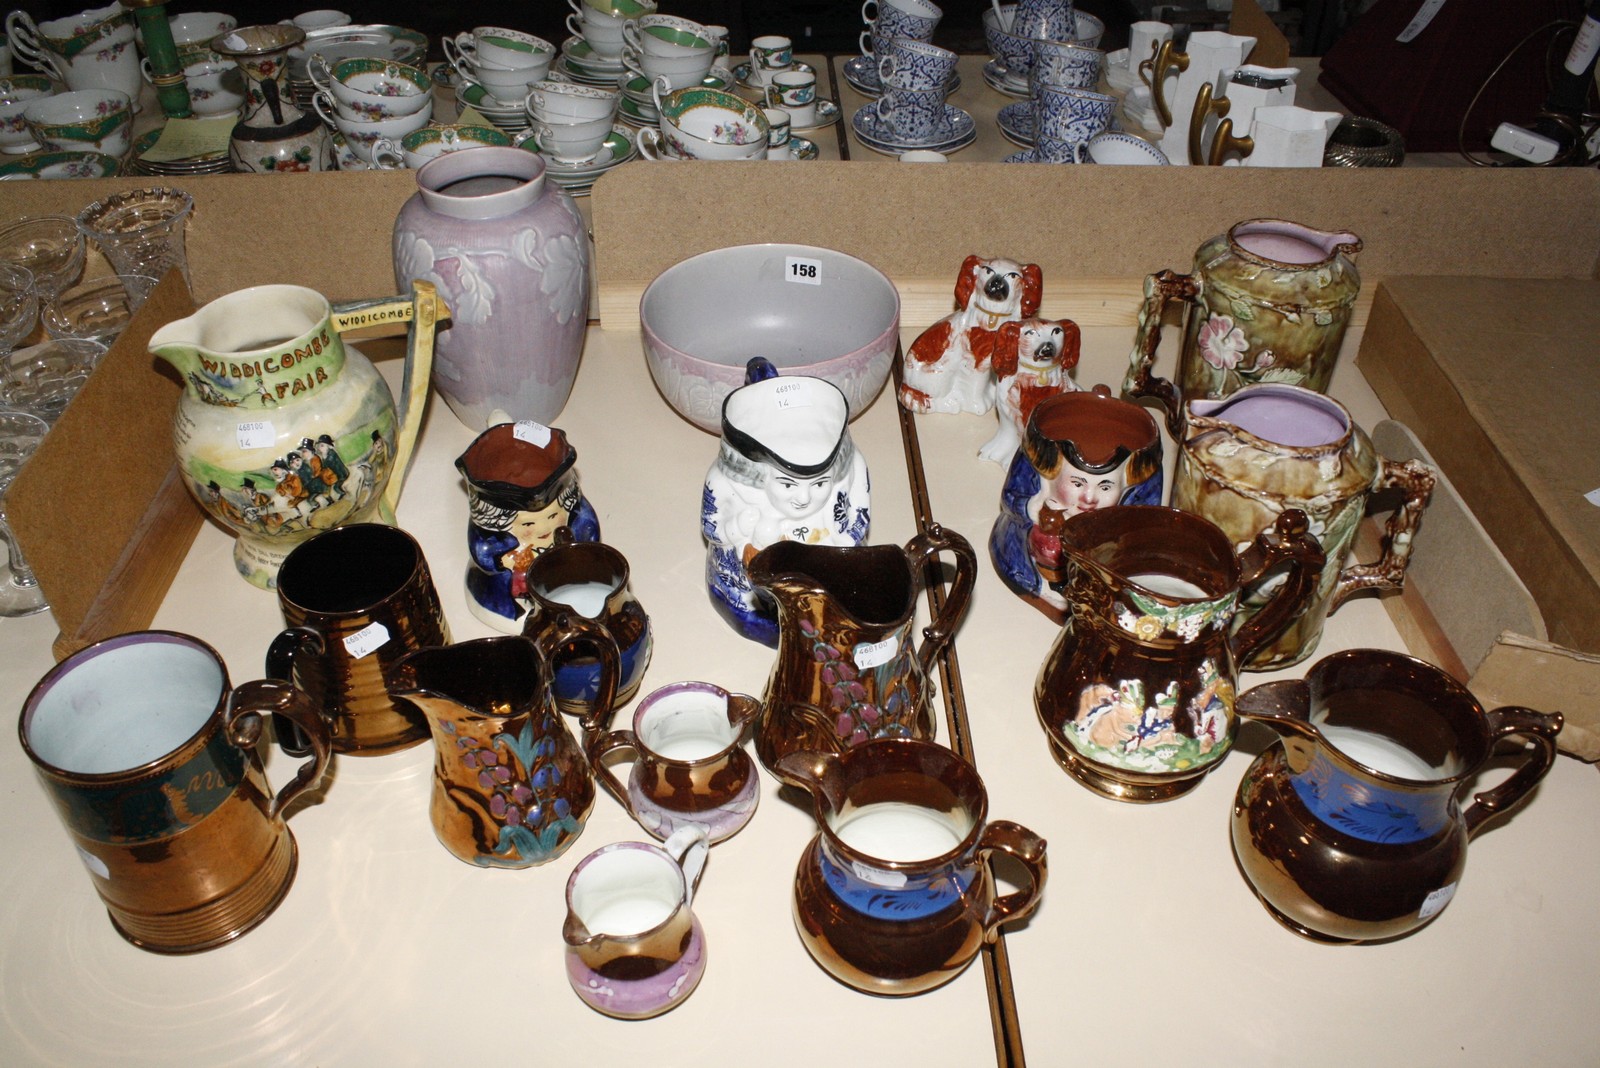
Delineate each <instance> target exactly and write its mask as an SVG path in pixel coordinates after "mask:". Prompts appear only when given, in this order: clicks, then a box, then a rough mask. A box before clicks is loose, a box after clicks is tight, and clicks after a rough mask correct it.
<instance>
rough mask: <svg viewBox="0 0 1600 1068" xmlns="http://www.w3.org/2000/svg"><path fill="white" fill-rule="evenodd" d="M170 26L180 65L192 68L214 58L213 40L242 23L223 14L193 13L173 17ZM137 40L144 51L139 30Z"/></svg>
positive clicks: (217, 12) (136, 35) (210, 12)
mask: <svg viewBox="0 0 1600 1068" xmlns="http://www.w3.org/2000/svg"><path fill="white" fill-rule="evenodd" d="M167 25H168V26H169V27H170V28H171V29H172V45H173V49H174V50H175V51H176V52H177V53H178V65H179V66H180V67H188V66H191V65H193V64H195V63H200V62H203V61H205V60H209V59H214V58H215V56H214V55H213V54H212V52H211V39H212V38H213V37H216V36H217V35H218V34H223V33H227V32H228V31H229V30H233V29H236V28H237V27H238V25H239V20H238V19H236V18H234V17H233V16H232V15H225V14H223V13H222V12H220V11H191V12H188V13H187V14H183V15H174V16H172V17H171V18H169V19H168V20H167ZM135 37H136V38H138V39H139V47H141V48H143V47H144V40H143V38H142V37H141V36H140V35H139V34H138V33H137V31H135Z"/></svg>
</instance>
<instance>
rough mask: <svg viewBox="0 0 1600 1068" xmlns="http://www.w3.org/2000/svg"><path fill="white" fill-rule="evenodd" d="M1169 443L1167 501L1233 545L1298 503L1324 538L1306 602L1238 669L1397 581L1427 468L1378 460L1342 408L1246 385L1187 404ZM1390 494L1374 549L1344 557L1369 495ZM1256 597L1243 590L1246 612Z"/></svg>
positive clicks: (1290, 657) (1284, 651)
mask: <svg viewBox="0 0 1600 1068" xmlns="http://www.w3.org/2000/svg"><path fill="white" fill-rule="evenodd" d="M1187 407H1188V417H1189V418H1188V434H1189V436H1188V437H1187V438H1185V439H1184V442H1183V445H1182V447H1181V448H1180V449H1179V451H1178V467H1177V471H1176V473H1175V474H1174V475H1173V479H1172V506H1173V507H1174V508H1182V509H1183V510H1184V511H1186V512H1193V513H1194V514H1195V515H1200V516H1204V517H1205V518H1207V519H1209V520H1211V521H1212V522H1213V523H1215V524H1216V525H1217V526H1218V527H1220V528H1221V529H1222V532H1223V533H1224V534H1227V535H1228V536H1229V537H1230V538H1232V539H1233V541H1234V544H1236V545H1242V544H1244V543H1245V542H1248V541H1249V540H1250V539H1251V538H1254V537H1255V536H1256V535H1257V534H1258V533H1260V532H1261V531H1262V530H1265V529H1266V528H1267V527H1268V526H1270V525H1272V523H1273V522H1274V521H1276V520H1277V518H1278V516H1280V515H1282V514H1283V511H1284V509H1286V508H1298V509H1300V510H1301V511H1302V512H1304V513H1305V514H1306V518H1307V519H1308V520H1310V523H1311V536H1312V537H1314V538H1316V539H1317V542H1318V544H1320V545H1321V546H1322V553H1323V558H1324V563H1323V566H1322V572H1321V574H1320V575H1319V576H1318V577H1317V588H1316V592H1315V593H1314V594H1313V595H1312V598H1311V603H1310V604H1309V605H1307V606H1306V610H1305V611H1304V612H1301V613H1300V614H1299V615H1298V616H1297V617H1296V618H1295V619H1294V621H1293V622H1291V623H1290V624H1289V625H1288V626H1287V627H1285V628H1284V629H1283V632H1282V633H1281V634H1279V635H1278V637H1276V638H1274V639H1273V640H1272V641H1270V642H1268V643H1267V644H1266V645H1264V646H1262V647H1261V648H1260V649H1258V650H1257V651H1256V652H1255V654H1254V655H1253V656H1252V657H1251V658H1250V660H1249V662H1248V663H1246V664H1245V665H1244V666H1245V667H1247V668H1249V669H1251V670H1253V671H1272V670H1275V669H1277V668H1281V667H1288V666H1289V665H1290V664H1296V663H1299V662H1300V661H1301V660H1304V659H1305V658H1306V657H1308V656H1310V655H1311V653H1312V652H1313V651H1315V650H1316V647H1317V642H1318V641H1319V640H1320V639H1321V638H1322V627H1323V624H1324V623H1325V622H1326V621H1327V618H1328V616H1329V615H1330V614H1331V613H1332V612H1333V611H1334V609H1336V608H1338V607H1339V606H1340V605H1341V604H1343V603H1344V601H1345V600H1346V598H1348V597H1350V595H1351V594H1354V593H1356V592H1357V591H1360V590H1394V589H1399V588H1400V587H1401V586H1402V585H1404V584H1405V574H1406V567H1407V565H1408V564H1409V563H1410V561H1411V542H1412V538H1413V536H1414V535H1415V534H1416V532H1417V526H1418V524H1420V523H1421V521H1422V513H1423V510H1424V509H1425V508H1426V507H1427V505H1428V498H1429V497H1430V496H1432V494H1433V483H1434V473H1433V469H1432V468H1430V467H1429V466H1428V465H1427V464H1425V463H1423V462H1422V461H1420V460H1408V461H1406V462H1404V463H1400V462H1397V461H1394V460H1386V459H1384V458H1383V457H1382V456H1380V455H1379V454H1378V452H1377V450H1376V449H1374V448H1373V447H1372V441H1371V440H1370V439H1369V438H1368V437H1367V435H1366V432H1365V431H1363V430H1362V429H1361V427H1359V426H1358V425H1356V422H1355V420H1354V419H1352V418H1351V417H1350V412H1349V411H1348V410H1347V409H1346V408H1345V406H1344V405H1342V404H1340V403H1339V402H1338V401H1336V400H1334V399H1333V398H1332V397H1327V396H1324V395H1322V394H1321V393H1314V392H1312V391H1311V390H1309V389H1305V388H1303V387H1300V386H1284V385H1264V386H1249V387H1246V388H1245V389H1241V390H1240V391H1239V392H1237V393H1235V394H1233V395H1232V396H1231V397H1225V398H1223V399H1222V400H1215V401H1204V400H1201V401H1190V402H1189V404H1188V406H1187ZM1389 490H1396V491H1398V492H1399V494H1400V495H1401V499H1400V504H1399V506H1398V507H1397V508H1396V509H1395V510H1394V512H1393V513H1391V515H1390V516H1389V520H1388V524H1387V528H1386V529H1385V531H1384V535H1383V553H1382V555H1381V557H1380V558H1379V559H1377V560H1375V561H1373V562H1371V563H1360V562H1357V563H1347V561H1348V560H1349V558H1350V553H1351V549H1352V548H1353V547H1354V544H1355V539H1356V527H1357V525H1358V524H1359V523H1360V522H1361V519H1362V517H1363V516H1364V515H1366V512H1367V502H1368V500H1369V499H1370V498H1371V497H1372V495H1373V494H1378V493H1384V492H1385V491H1389ZM1262 596H1263V595H1261V594H1256V595H1252V596H1250V597H1247V598H1245V600H1244V602H1243V603H1242V604H1241V605H1240V608H1239V611H1240V615H1241V617H1242V618H1244V619H1248V618H1249V617H1250V616H1252V615H1254V614H1255V612H1256V611H1257V609H1258V607H1259V603H1260V599H1261V597H1262Z"/></svg>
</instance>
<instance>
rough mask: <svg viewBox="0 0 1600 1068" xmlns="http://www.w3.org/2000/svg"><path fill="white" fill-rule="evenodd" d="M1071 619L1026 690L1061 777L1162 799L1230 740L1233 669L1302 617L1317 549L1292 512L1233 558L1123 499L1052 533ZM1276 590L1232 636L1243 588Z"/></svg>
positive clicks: (1192, 782)
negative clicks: (1274, 584) (1266, 581)
mask: <svg viewBox="0 0 1600 1068" xmlns="http://www.w3.org/2000/svg"><path fill="white" fill-rule="evenodd" d="M1061 548H1062V552H1063V555H1064V556H1065V557H1066V558H1067V560H1068V567H1067V582H1066V586H1065V593H1066V598H1067V604H1068V605H1069V606H1070V613H1071V614H1070V615H1069V617H1068V619H1067V622H1066V624H1065V625H1064V626H1063V627H1062V628H1061V632H1060V634H1058V635H1057V637H1056V640H1055V644H1054V645H1052V646H1051V648H1050V653H1049V655H1048V656H1047V657H1046V658H1045V662H1044V666H1043V667H1042V668H1041V669H1040V671H1039V678H1038V681H1037V682H1036V683H1035V684H1034V690H1033V701H1034V706H1035V708H1036V709H1037V710H1038V713H1039V722H1040V723H1041V724H1042V725H1043V727H1044V730H1045V735H1046V737H1047V738H1048V739H1049V741H1050V748H1051V750H1052V751H1053V752H1054V754H1055V757H1056V759H1057V760H1058V761H1060V762H1061V764H1062V766H1063V767H1065V768H1066V770H1067V772H1068V774H1070V775H1071V776H1072V777H1073V778H1075V779H1077V780H1078V781H1079V782H1080V783H1082V784H1083V785H1084V786H1087V787H1088V788H1089V789H1091V790H1094V791H1095V792H1096V793H1100V794H1103V795H1105V796H1107V797H1111V798H1114V799H1116V800H1118V801H1138V802H1145V801H1166V800H1170V799H1171V798H1174V797H1178V796H1180V795H1181V794H1184V793H1186V792H1188V791H1189V790H1191V789H1193V788H1194V787H1195V786H1198V785H1199V784H1200V780H1201V779H1202V778H1203V777H1204V776H1205V774H1206V773H1207V772H1208V771H1210V770H1211V769H1212V768H1213V767H1215V766H1216V765H1217V762H1218V761H1220V760H1221V759H1222V758H1223V757H1224V756H1226V755H1227V753H1228V750H1229V749H1231V748H1232V746H1233V739H1234V735H1235V734H1236V733H1237V731H1238V726H1239V723H1238V718H1237V716H1236V715H1235V713H1234V693H1235V689H1236V687H1237V684H1238V677H1239V665H1240V664H1241V663H1243V662H1244V661H1246V660H1247V659H1249V657H1250V656H1251V654H1252V653H1254V652H1255V651H1256V649H1258V648H1259V647H1260V646H1261V645H1262V644H1263V643H1264V642H1266V641H1269V640H1270V639H1271V638H1272V637H1273V636H1274V635H1276V634H1277V633H1278V632H1279V631H1281V630H1283V628H1284V626H1285V625H1286V624H1288V622H1289V621H1290V620H1291V619H1293V618H1294V617H1295V616H1296V615H1297V614H1298V613H1300V612H1301V611H1303V610H1304V608H1305V606H1306V603H1307V601H1308V600H1309V599H1310V597H1311V594H1312V591H1313V589H1314V587H1315V584H1316V578H1317V573H1318V571H1320V570H1321V568H1322V550H1321V549H1320V548H1319V547H1318V546H1317V542H1316V539H1314V538H1312V537H1311V536H1310V535H1309V534H1308V533H1307V532H1306V516H1305V513H1304V512H1301V511H1297V510H1294V509H1290V510H1288V511H1285V512H1284V513H1283V514H1282V515H1281V516H1279V517H1278V519H1277V521H1276V522H1275V523H1274V524H1273V525H1272V526H1271V527H1268V528H1267V529H1266V530H1264V531H1262V532H1261V534H1260V535H1259V536H1257V537H1256V539H1255V540H1254V541H1253V542H1252V543H1251V544H1250V545H1249V547H1248V548H1247V549H1246V550H1245V551H1244V552H1243V553H1242V554H1237V553H1235V551H1234V544H1233V542H1232V541H1231V540H1230V539H1229V538H1228V537H1227V535H1225V534H1223V533H1222V531H1220V530H1218V529H1217V527H1216V525H1215V524H1213V523H1210V522H1208V521H1206V520H1204V519H1201V518H1200V517H1199V516H1194V515H1190V514H1189V513H1187V512H1180V511H1178V510H1177V509H1176V508H1158V507H1154V506H1150V505H1129V504H1119V505H1113V506H1112V507H1110V508H1102V509H1100V510H1098V511H1093V512H1080V513H1079V514H1077V515H1075V516H1073V517H1071V518H1070V519H1068V520H1067V521H1066V523H1065V524H1064V525H1063V526H1062V528H1061ZM1280 567H1281V568H1282V569H1283V573H1284V580H1283V584H1282V585H1281V586H1280V587H1279V588H1278V590H1277V592H1276V593H1274V594H1273V595H1272V597H1271V599H1270V600H1268V601H1267V603H1266V604H1265V605H1263V606H1262V608H1261V610H1260V611H1259V612H1258V613H1257V614H1256V615H1255V617H1254V618H1252V619H1251V620H1250V621H1249V622H1248V623H1246V624H1244V625H1243V626H1241V627H1240V628H1239V629H1238V630H1232V624H1233V622H1234V618H1235V615H1236V613H1237V611H1238V608H1239V599H1240V596H1241V593H1242V591H1243V590H1244V589H1245V588H1246V587H1247V586H1250V585H1252V584H1254V583H1255V582H1257V581H1259V580H1260V579H1261V578H1262V577H1263V576H1264V575H1266V573H1267V572H1269V571H1272V570H1275V569H1277V568H1280Z"/></svg>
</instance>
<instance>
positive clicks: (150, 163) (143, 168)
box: [122, 129, 233, 178]
mask: <svg viewBox="0 0 1600 1068" xmlns="http://www.w3.org/2000/svg"><path fill="white" fill-rule="evenodd" d="M160 138H161V131H160V130H159V129H155V130H150V131H149V132H147V133H145V134H143V135H141V136H140V137H139V138H138V139H137V140H135V141H134V143H133V149H132V151H130V152H129V153H128V162H127V163H125V164H124V165H123V168H122V170H123V173H124V174H133V175H140V174H144V175H157V176H160V177H165V178H185V177H188V176H189V175H192V174H232V173H233V163H232V161H231V160H229V159H228V153H227V150H226V149H223V150H220V151H216V152H209V153H206V154H204V155H200V156H191V157H190V158H188V159H174V160H147V159H145V158H144V154H145V153H146V152H148V151H150V149H151V148H153V147H154V146H155V143H156V142H157V141H158V140H160Z"/></svg>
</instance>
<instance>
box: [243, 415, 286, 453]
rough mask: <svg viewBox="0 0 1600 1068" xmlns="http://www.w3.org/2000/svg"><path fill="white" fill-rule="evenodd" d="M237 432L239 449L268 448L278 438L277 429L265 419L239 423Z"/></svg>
mask: <svg viewBox="0 0 1600 1068" xmlns="http://www.w3.org/2000/svg"><path fill="white" fill-rule="evenodd" d="M237 432H238V441H239V448H241V449H270V448H272V446H273V445H274V444H276V443H277V440H278V432H277V430H276V429H274V428H273V426H272V423H271V422H270V421H268V420H266V419H257V420H255V421H254V422H250V423H240V424H239V426H238V428H237Z"/></svg>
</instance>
